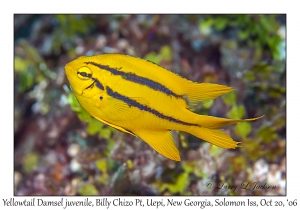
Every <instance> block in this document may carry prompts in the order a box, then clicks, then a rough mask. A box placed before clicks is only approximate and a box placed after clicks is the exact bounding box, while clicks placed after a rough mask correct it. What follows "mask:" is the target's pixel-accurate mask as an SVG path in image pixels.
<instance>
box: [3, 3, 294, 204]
mask: <svg viewBox="0 0 300 210" xmlns="http://www.w3.org/2000/svg"><path fill="white" fill-rule="evenodd" d="M47 3H48V5H47ZM6 4H7V5H5V4H4V3H2V5H1V9H0V10H1V13H0V14H1V16H0V17H1V18H0V25H1V33H0V34H1V35H0V43H1V45H0V46H1V51H0V53H1V57H0V58H1V60H0V62H1V70H0V74H1V82H0V90H1V104H2V105H1V109H0V114H1V115H0V116H1V126H0V128H1V137H0V139H1V146H0V155H1V156H0V167H1V169H0V171H1V176H0V199H1V200H0V208H1V209H2V206H3V201H2V199H4V198H11V197H13V187H12V185H13V165H14V163H13V154H14V151H13V73H12V72H13V65H12V64H13V14H14V13H53V12H55V13H174V14H176V13H181V14H182V13H286V14H287V108H288V109H287V120H288V121H287V126H288V127H287V160H288V164H287V184H288V186H287V195H288V196H287V197H267V199H272V198H273V199H275V200H282V201H284V200H286V199H290V200H292V199H295V198H297V197H298V198H299V196H298V195H299V189H300V186H299V180H297V179H296V177H297V175H299V174H298V173H299V172H300V171H299V168H300V167H299V159H298V157H297V156H296V155H297V154H299V148H300V147H299V146H298V145H299V138H300V137H299V134H298V132H297V129H299V124H298V121H299V119H300V116H299V110H298V109H299V107H300V102H299V95H300V94H299V91H298V90H299V79H300V76H299V70H300V67H299V66H300V64H299V61H300V59H299V58H300V53H299V50H300V46H299V37H300V34H299V23H300V21H299V12H298V11H297V8H299V7H298V4H297V1H279V0H264V1H262V0H259V1H258V0H252V1H248V2H247V1H238V0H236V1H228V0H227V1H222V0H218V1H210V2H209V1H196V0H194V1H191V0H185V1H158V0H151V1H137V0H134V1H75V0H73V1H59V2H54V1H48V2H45V1H32V0H27V1H14V2H11V5H9V2H6ZM128 9H129V10H128ZM43 198H44V199H47V198H48V199H49V200H52V199H53V197H43ZM58 198H59V197H56V199H58ZM156 198H157V199H158V200H159V199H160V198H158V197H156ZM175 198H176V199H178V200H182V199H185V198H181V197H175ZM219 198H221V197H219ZM226 198H227V199H228V200H236V199H239V198H237V197H233V198H231V197H226ZM247 198H252V199H254V200H257V201H259V200H260V199H261V198H258V197H243V199H247ZM17 199H20V200H22V198H17ZM70 199H72V200H76V199H77V198H75V197H73V198H70ZM91 199H96V198H91ZM111 199H113V198H111ZM128 199H130V197H128ZM144 199H146V198H144ZM193 199H197V198H196V197H193ZM199 199H201V200H203V199H205V198H204V197H201V198H199ZM207 199H208V200H211V199H215V198H214V197H207ZM299 202H300V201H299ZM298 205H300V204H298ZM34 208H39V209H40V208H41V207H34ZM76 208H78V207H76ZM136 208H138V207H136ZM174 208H175V207H174ZM198 208H199V207H198ZM225 208H227V207H225ZM229 208H232V207H229ZM229 208H228V209H229ZM10 209H17V207H10ZM72 209H73V208H72ZM115 209H117V208H115ZM130 209H131V208H130ZM148 209H149V208H148ZM152 209H154V208H152Z"/></svg>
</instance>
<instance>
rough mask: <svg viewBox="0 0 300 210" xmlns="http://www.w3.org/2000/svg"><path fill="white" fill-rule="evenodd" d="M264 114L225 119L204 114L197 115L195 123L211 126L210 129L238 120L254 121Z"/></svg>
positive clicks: (206, 126)
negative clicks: (238, 118) (254, 116)
mask: <svg viewBox="0 0 300 210" xmlns="http://www.w3.org/2000/svg"><path fill="white" fill-rule="evenodd" d="M263 116H264V115H262V116H260V117H256V118H249V119H241V120H237V119H227V118H218V117H212V116H205V115H199V116H198V120H197V123H198V124H199V125H200V126H203V127H205V128H212V129H219V128H223V127H225V126H228V125H232V124H236V123H238V122H247V121H254V120H258V119H260V118H262V117H263Z"/></svg>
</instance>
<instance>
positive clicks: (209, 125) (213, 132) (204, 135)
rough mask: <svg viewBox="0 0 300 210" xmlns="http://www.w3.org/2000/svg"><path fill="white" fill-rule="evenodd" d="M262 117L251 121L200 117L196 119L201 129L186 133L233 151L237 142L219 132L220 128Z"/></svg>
mask: <svg viewBox="0 0 300 210" xmlns="http://www.w3.org/2000/svg"><path fill="white" fill-rule="evenodd" d="M262 117H263V116H260V117H257V118H251V119H242V120H235V119H225V118H217V117H211V116H203V115H200V116H199V117H198V123H199V125H200V126H201V127H200V126H199V127H197V126H194V127H192V128H191V129H190V130H189V131H188V132H189V133H191V134H192V135H194V136H197V137H198V138H200V139H203V140H205V141H208V142H210V143H212V144H214V145H216V146H219V147H222V148H227V149H229V148H230V149H235V148H236V147H238V144H239V142H236V141H234V140H233V139H232V138H231V137H230V135H229V134H227V133H226V132H224V130H221V129H220V128H222V127H225V126H228V125H232V124H235V123H238V122H247V121H253V120H257V119H260V118H262Z"/></svg>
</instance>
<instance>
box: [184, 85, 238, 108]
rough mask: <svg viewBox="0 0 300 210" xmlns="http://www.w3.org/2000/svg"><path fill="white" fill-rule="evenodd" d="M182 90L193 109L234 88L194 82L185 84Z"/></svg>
mask: <svg viewBox="0 0 300 210" xmlns="http://www.w3.org/2000/svg"><path fill="white" fill-rule="evenodd" d="M186 82H187V81H186ZM188 82H190V81H188ZM182 88H183V94H184V95H186V96H187V99H188V102H189V106H190V107H191V108H192V107H195V106H197V105H198V104H199V102H201V101H205V100H210V99H214V98H217V97H219V96H221V95H223V94H226V93H229V92H231V91H232V90H233V88H232V87H228V86H225V85H218V84H210V83H192V82H190V83H189V84H185V85H184V86H182Z"/></svg>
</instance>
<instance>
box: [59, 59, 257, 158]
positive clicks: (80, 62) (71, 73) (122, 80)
mask: <svg viewBox="0 0 300 210" xmlns="http://www.w3.org/2000/svg"><path fill="white" fill-rule="evenodd" d="M65 72H66V75H67V77H68V80H69V82H70V84H71V87H72V90H73V92H74V94H75V96H76V98H77V100H78V102H79V103H80V105H81V106H82V107H83V108H84V109H85V110H86V111H87V112H88V113H90V114H91V115H92V116H93V117H95V118H96V119H98V120H100V121H101V122H103V123H106V124H108V125H110V126H112V127H114V128H116V129H118V130H121V131H123V132H126V133H129V134H132V135H134V136H136V137H139V138H140V139H142V140H144V141H145V142H147V143H148V144H149V145H150V146H151V147H152V148H153V149H155V150H156V151H157V152H158V153H160V154H161V155H163V156H165V157H167V158H170V159H172V160H175V161H180V155H179V151H178V148H177V147H176V145H175V142H174V138H173V136H172V131H174V130H178V131H183V132H187V133H190V134H192V135H194V136H196V137H198V138H200V139H203V140H205V141H208V142H210V143H212V144H214V145H216V146H219V147H222V148H236V147H237V146H238V143H239V142H236V141H234V140H233V139H232V138H231V137H230V136H229V135H228V134H227V133H226V132H224V131H223V130H222V128H223V127H224V126H227V125H231V124H235V123H238V122H244V121H252V120H256V119H258V118H260V117H258V118H252V119H243V120H241V119H225V118H217V117H212V116H205V115H198V114H196V113H194V112H192V110H193V107H196V106H197V105H198V104H199V103H200V102H201V101H205V100H209V99H214V98H216V97H218V96H221V95H223V94H225V93H228V92H230V91H232V90H233V89H232V88H231V87H227V86H224V85H218V84H210V83H195V82H192V81H189V80H187V79H184V78H182V77H180V76H179V75H177V74H174V73H172V72H171V71H169V70H167V69H164V68H163V67H160V66H158V65H156V64H154V63H152V62H150V61H147V60H143V59H140V58H136V57H132V56H128V55H121V54H102V55H97V56H82V57H79V58H77V59H76V60H73V61H71V62H70V63H68V64H67V65H66V67H65Z"/></svg>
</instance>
